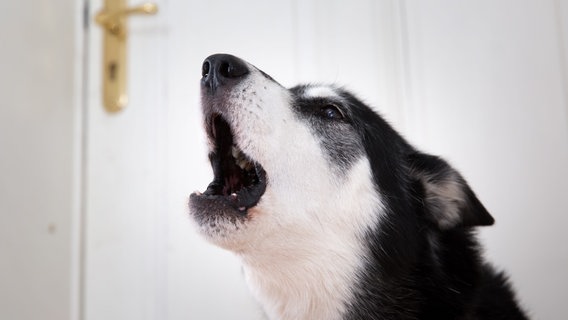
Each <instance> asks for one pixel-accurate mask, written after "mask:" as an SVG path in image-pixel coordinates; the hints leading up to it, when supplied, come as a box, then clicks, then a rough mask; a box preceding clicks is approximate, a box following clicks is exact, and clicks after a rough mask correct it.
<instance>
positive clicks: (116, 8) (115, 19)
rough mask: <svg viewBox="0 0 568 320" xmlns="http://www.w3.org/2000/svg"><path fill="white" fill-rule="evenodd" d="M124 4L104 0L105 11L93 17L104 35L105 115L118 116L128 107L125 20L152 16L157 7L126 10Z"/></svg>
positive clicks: (137, 7)
mask: <svg viewBox="0 0 568 320" xmlns="http://www.w3.org/2000/svg"><path fill="white" fill-rule="evenodd" d="M126 2H127V0H105V7H104V8H103V9H102V10H101V11H99V13H97V14H96V15H95V22H97V24H99V25H100V26H101V27H102V28H103V31H104V35H103V70H102V76H103V79H102V82H103V83H102V87H103V104H104V106H105V109H106V110H107V111H108V112H118V111H120V110H122V109H124V107H125V106H126V105H127V103H128V93H127V90H126V89H127V76H126V72H127V52H126V45H127V39H128V25H127V18H128V16H129V15H131V14H155V13H156V12H157V11H158V7H157V6H156V5H155V4H153V3H145V4H143V5H140V6H136V7H128V6H127V3H126Z"/></svg>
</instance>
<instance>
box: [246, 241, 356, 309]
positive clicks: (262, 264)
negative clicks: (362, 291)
mask: <svg viewBox="0 0 568 320" xmlns="http://www.w3.org/2000/svg"><path fill="white" fill-rule="evenodd" d="M339 239H342V237H337V235H336V234H328V235H327V236H325V235H323V234H320V235H318V237H314V238H312V239H310V241H309V243H304V244H301V245H300V246H298V245H296V244H292V243H289V244H290V246H283V247H281V248H278V250H271V251H261V252H255V253H254V254H251V255H244V256H242V261H243V267H244V272H245V277H246V280H247V283H248V285H249V287H250V289H251V291H252V292H253V295H254V296H256V298H257V299H258V300H259V301H260V303H261V304H262V305H263V307H264V309H265V311H266V313H267V314H268V316H269V318H270V319H282V320H284V319H286V320H288V319H289V320H292V319H295V320H301V319H306V320H307V319H330V320H333V319H341V315H342V314H343V313H344V311H345V309H346V307H347V303H348V302H349V301H350V300H351V297H352V296H353V290H354V288H355V284H356V275H357V274H358V271H359V270H360V268H361V267H362V265H361V264H362V261H364V259H363V257H362V252H361V251H362V250H361V249H360V248H353V245H352V244H353V242H351V241H347V242H346V241H345V239H344V238H343V241H340V240H339Z"/></svg>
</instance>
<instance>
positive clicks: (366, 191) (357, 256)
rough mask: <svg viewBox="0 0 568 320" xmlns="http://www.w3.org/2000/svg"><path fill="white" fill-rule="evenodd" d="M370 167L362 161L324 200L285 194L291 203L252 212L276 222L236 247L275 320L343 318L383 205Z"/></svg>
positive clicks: (324, 194) (254, 287)
mask: <svg viewBox="0 0 568 320" xmlns="http://www.w3.org/2000/svg"><path fill="white" fill-rule="evenodd" d="M369 172H370V169H369V163H368V162H367V161H366V160H361V161H359V162H358V163H356V164H355V165H354V166H353V167H352V169H351V173H350V174H349V175H348V177H349V178H347V179H346V180H344V181H342V182H341V184H338V186H339V187H338V188H337V189H336V190H332V191H329V192H322V197H321V198H319V199H315V198H311V199H305V201H292V200H288V199H286V201H287V203H294V205H288V206H287V205H286V204H285V203H276V204H275V205H274V206H272V207H270V209H268V210H270V211H268V212H256V213H253V216H254V215H257V216H264V217H267V216H268V217H271V219H269V220H270V221H274V222H273V225H272V227H271V228H268V229H266V230H265V231H264V232H263V233H262V234H260V235H258V234H257V237H255V238H254V239H251V241H250V242H249V245H248V246H246V247H244V248H243V250H241V251H240V252H238V253H239V255H240V256H241V258H242V261H243V265H244V271H245V275H246V278H247V282H248V284H249V287H250V288H251V290H252V291H253V294H254V295H255V296H256V298H257V299H258V300H259V301H260V302H261V303H262V304H263V306H264V308H265V310H266V312H267V313H268V315H269V316H270V318H271V319H282V320H284V319H286V320H288V319H290V320H301V319H329V320H333V319H341V315H342V314H343V313H344V311H345V310H346V308H347V307H348V305H349V303H350V302H351V301H352V297H353V295H354V291H355V290H356V289H357V288H356V285H357V277H358V275H360V272H361V271H362V268H363V267H364V264H365V261H366V260H367V259H366V257H367V256H368V252H367V250H368V247H367V245H366V244H365V243H364V242H365V241H364V237H365V234H366V232H368V231H369V228H370V227H372V226H376V225H377V223H379V220H380V214H381V211H382V208H383V205H382V203H381V200H380V199H379V198H378V196H377V193H376V191H375V187H374V184H373V181H372V178H371V177H370V174H369ZM282 193H285V192H284V191H282ZM329 195H332V196H329ZM268 202H269V201H268ZM265 207H268V206H265ZM284 208H286V209H287V210H286V209H284ZM279 217H288V219H279ZM290 217H294V218H290ZM285 221H286V222H285Z"/></svg>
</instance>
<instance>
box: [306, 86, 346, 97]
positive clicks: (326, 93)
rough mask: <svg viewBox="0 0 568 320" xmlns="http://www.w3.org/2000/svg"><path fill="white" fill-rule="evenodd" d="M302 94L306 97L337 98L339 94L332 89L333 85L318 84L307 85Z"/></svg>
mask: <svg viewBox="0 0 568 320" xmlns="http://www.w3.org/2000/svg"><path fill="white" fill-rule="evenodd" d="M304 95H305V96H306V97H307V98H325V97H327V98H338V97H339V96H338V95H337V93H336V92H335V90H334V89H333V87H330V86H326V85H320V86H312V87H309V88H308V89H307V90H306V92H304Z"/></svg>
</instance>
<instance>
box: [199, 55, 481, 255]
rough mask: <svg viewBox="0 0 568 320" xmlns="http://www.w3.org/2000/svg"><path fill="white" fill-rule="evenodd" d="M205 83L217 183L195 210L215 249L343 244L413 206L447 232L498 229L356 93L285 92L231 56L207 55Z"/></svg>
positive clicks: (324, 89)
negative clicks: (338, 238)
mask: <svg viewBox="0 0 568 320" xmlns="http://www.w3.org/2000/svg"><path fill="white" fill-rule="evenodd" d="M202 76H203V78H202V82H201V99H202V107H203V114H204V120H205V130H206V132H207V136H208V139H209V148H210V153H209V159H210V161H211V164H212V168H213V173H214V179H213V182H212V183H211V184H210V185H209V186H208V188H207V190H206V191H204V192H203V193H200V192H196V193H194V194H192V195H191V197H190V212H191V214H192V216H193V217H194V219H195V220H196V222H197V224H198V225H199V228H200V230H201V232H202V234H204V235H205V236H206V237H207V238H208V239H209V240H210V241H212V242H213V243H215V244H217V245H220V246H222V247H224V248H228V249H231V250H233V251H237V252H246V251H247V250H254V249H255V248H258V247H262V246H263V244H265V243H271V245H272V246H278V245H279V244H281V245H283V246H284V245H293V244H294V243H295V242H296V241H306V240H307V239H310V241H313V240H314V238H313V237H314V234H320V235H340V234H341V235H344V236H343V237H342V238H343V243H344V244H345V243H349V241H345V240H346V237H347V239H355V238H358V237H360V236H363V235H364V233H365V232H367V231H368V230H369V228H372V227H373V226H375V225H376V224H377V223H378V222H380V221H381V220H384V221H388V220H389V218H388V213H389V212H392V211H393V210H392V208H394V207H396V206H404V205H405V203H406V202H407V203H416V198H421V199H420V200H419V201H418V202H419V203H422V204H424V205H425V206H424V207H425V208H426V209H427V211H428V212H429V214H428V216H429V218H428V220H429V221H431V222H432V223H433V225H435V226H437V227H439V228H442V229H443V228H451V227H454V226H457V225H481V224H490V223H492V218H491V216H489V214H488V213H487V212H486V211H485V209H484V208H483V206H482V205H481V203H479V201H478V200H477V198H476V197H475V195H474V194H473V192H472V191H471V190H470V189H469V187H468V186H467V184H466V183H465V181H464V180H463V179H462V178H461V176H460V175H459V174H458V173H457V172H456V171H455V170H453V169H452V168H451V167H450V166H448V165H447V164H446V163H445V162H443V161H442V160H440V159H439V158H436V157H431V156H426V155H423V154H421V153H418V152H416V151H415V150H414V149H413V148H412V147H411V146H409V145H408V144H407V143H406V142H405V140H404V139H403V138H401V137H400V136H399V135H398V134H397V133H396V132H395V131H394V130H393V129H392V128H391V127H390V126H389V125H388V124H387V123H386V122H385V121H384V120H383V119H382V118H381V117H380V116H378V115H377V114H376V113H375V112H373V111H372V110H371V109H370V108H369V107H367V106H365V105H364V104H363V103H362V102H361V101H359V100H358V99H356V98H355V97H354V96H353V95H351V94H350V93H349V92H347V91H345V90H343V89H341V88H339V87H336V86H323V85H302V86H297V87H294V88H291V89H287V88H284V87H283V86H281V85H280V84H278V83H277V82H276V81H274V80H273V79H272V78H271V77H270V76H268V75H267V74H265V73H264V72H262V71H261V70H259V69H257V68H256V67H254V66H253V65H251V64H249V63H247V62H245V61H243V60H241V59H239V58H236V57H234V56H230V55H213V56H210V57H208V58H207V59H206V60H205V62H204V64H203V70H202ZM417 185H418V187H417ZM410 189H412V190H410ZM395 214H396V213H395ZM298 239H300V240H298ZM327 241H329V240H327ZM347 250H349V249H347Z"/></svg>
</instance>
